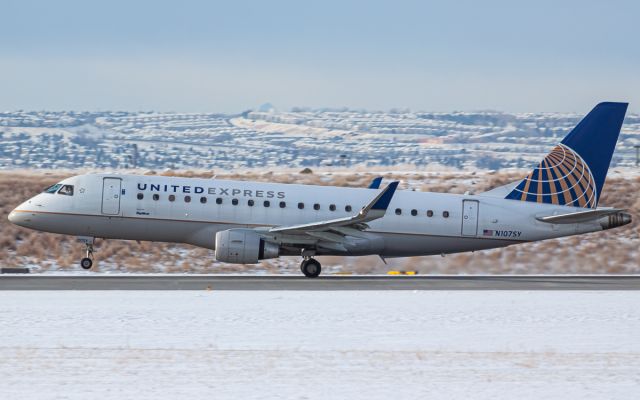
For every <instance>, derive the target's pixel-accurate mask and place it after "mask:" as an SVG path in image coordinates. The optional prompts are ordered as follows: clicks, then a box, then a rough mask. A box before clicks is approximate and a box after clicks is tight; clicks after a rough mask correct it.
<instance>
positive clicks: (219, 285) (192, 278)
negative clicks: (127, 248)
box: [0, 274, 640, 291]
mask: <svg viewBox="0 0 640 400" xmlns="http://www.w3.org/2000/svg"><path fill="white" fill-rule="evenodd" d="M0 290H303V291H314V290H316V291H317V290H325V291H326V290H640V275H617V276H615V275H560V276H552V275H529V276H527V275H518V276H516V275H481V276H479V275H468V276H443V275H438V276H325V277H320V278H316V279H308V278H305V277H302V276H300V277H298V276H280V275H268V276H248V275H102V274H100V275H98V274H89V275H0Z"/></svg>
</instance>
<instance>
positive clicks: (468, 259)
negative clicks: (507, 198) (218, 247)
mask: <svg viewBox="0 0 640 400" xmlns="http://www.w3.org/2000/svg"><path fill="white" fill-rule="evenodd" d="M165 175H181V176H192V177H195V176H199V177H211V176H212V175H213V172H206V173H205V172H193V171H185V172H181V173H178V172H175V171H170V172H167V173H165ZM65 176H66V175H56V174H51V173H35V172H34V173H27V172H24V173H15V172H1V173H0V265H2V266H5V267H15V266H25V265H26V266H30V267H33V268H34V270H35V271H49V270H57V269H60V270H76V269H79V267H78V266H77V264H78V261H79V259H80V258H81V257H82V252H83V250H82V249H83V247H82V245H81V244H79V243H77V242H76V241H75V238H74V237H68V236H62V235H54V234H48V233H42V232H36V231H32V230H28V229H24V228H20V227H17V226H14V225H12V224H10V223H9V222H8V220H7V215H8V213H9V212H10V211H11V210H12V209H13V208H14V207H15V206H17V205H18V204H20V203H21V202H22V201H24V200H25V199H27V198H29V197H31V196H33V195H35V194H37V193H39V192H41V191H42V189H43V188H45V187H47V186H49V185H51V184H53V183H55V182H57V181H59V180H61V179H62V178H64V177H65ZM217 176H218V177H219V178H221V179H240V180H256V181H272V182H281V183H292V182H295V183H302V184H316V185H338V186H352V187H364V186H366V185H368V183H369V182H370V181H371V179H373V177H375V176H376V174H373V173H366V172H349V171H336V172H331V173H323V174H317V173H311V174H299V173H290V172H286V173H284V172H260V171H250V172H244V173H237V174H218V175H217ZM384 176H385V178H386V179H398V180H401V181H403V184H402V187H404V188H405V189H406V188H413V189H416V190H423V191H426V190H429V191H441V192H450V193H464V192H465V191H467V190H470V191H472V192H476V193H477V192H481V191H484V190H487V189H489V188H492V187H496V186H499V185H503V184H506V183H508V182H511V181H514V180H516V179H518V178H521V177H522V176H523V174H522V173H521V172H513V173H490V174H484V175H482V174H478V175H477V176H470V175H469V174H465V173H462V172H460V173H453V172H447V173H435V172H434V173H428V172H421V173H419V174H412V173H406V174H404V173H403V174H386V175H384ZM470 178H473V181H474V184H473V185H472V186H469V185H468V184H467V183H465V182H468V180H469V179H470ZM639 188H640V176H634V177H628V176H627V177H625V176H620V175H619V174H616V173H615V172H614V173H612V174H611V176H610V177H609V179H608V180H607V184H606V186H605V189H604V191H603V195H602V198H601V204H604V205H607V206H613V207H620V208H627V209H629V211H630V212H631V214H632V215H633V216H634V219H635V220H634V222H633V223H632V224H631V225H628V226H625V227H622V228H618V229H613V230H609V231H605V232H599V233H593V234H588V235H583V236H575V237H569V238H563V239H555V240H548V241H544V242H536V243H528V244H522V245H517V246H512V247H508V248H504V249H495V250H485V251H479V252H475V253H463V254H454V255H447V256H446V257H444V258H443V257H440V256H431V257H415V258H405V259H394V260H388V262H389V265H385V264H384V263H383V262H382V260H380V259H379V258H378V257H375V256H369V257H352V258H345V257H323V258H322V260H321V261H322V262H323V266H324V268H326V269H327V270H329V271H343V272H353V273H359V274H368V273H384V272H385V271H387V270H389V269H399V270H415V271H418V272H419V273H422V274H429V273H445V274H476V273H521V274H535V273H560V274H565V273H612V274H623V273H635V272H638V270H639V269H640V261H639V257H640V250H639V248H638V247H639V246H638V245H639V244H640V241H639V238H640V224H639V223H638V221H637V216H639V215H640V196H638V189H639ZM96 257H97V260H98V262H97V263H96V264H95V265H96V266H95V267H94V268H95V269H96V270H97V271H107V270H109V271H120V272H170V273H184V272H189V273H212V272H216V273H234V272H241V271H248V270H249V271H258V270H263V271H266V272H267V273H299V271H298V262H299V260H298V259H297V258H282V259H276V260H267V261H265V262H263V263H261V264H260V265H258V266H238V265H230V264H222V263H218V262H215V261H214V257H213V252H212V251H209V250H206V249H199V248H195V247H192V246H188V245H176V244H168V243H150V242H141V243H137V242H130V241H120V240H107V241H105V240H99V241H98V242H97V252H96Z"/></svg>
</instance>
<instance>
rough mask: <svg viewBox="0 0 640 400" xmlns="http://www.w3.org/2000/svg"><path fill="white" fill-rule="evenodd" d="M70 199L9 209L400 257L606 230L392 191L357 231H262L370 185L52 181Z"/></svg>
mask: <svg viewBox="0 0 640 400" xmlns="http://www.w3.org/2000/svg"><path fill="white" fill-rule="evenodd" d="M60 184H62V185H71V186H72V190H73V193H72V195H68V194H67V195H65V194H61V193H41V194H38V195H36V196H35V197H33V198H31V199H29V200H27V201H26V202H24V203H23V204H21V205H20V206H18V207H17V208H16V209H15V210H14V211H13V212H12V213H11V215H10V217H9V219H10V220H11V221H12V222H13V223H15V224H18V225H21V226H25V227H29V228H32V229H37V230H41V231H47V232H54V233H59V234H66V235H75V236H84V237H92V238H106V239H129V240H143V241H159V242H176V243H187V244H191V245H194V246H199V247H204V248H208V249H215V243H216V234H217V233H218V232H221V231H225V230H230V229H238V228H244V229H253V230H255V231H257V232H260V234H261V236H262V237H263V238H264V239H265V240H267V241H268V242H270V243H274V244H277V246H278V248H279V250H278V255H298V256H299V255H300V254H301V251H303V250H304V249H313V254H314V255H370V254H375V255H380V256H382V257H406V256H422V255H432V254H446V253H456V252H464V251H473V250H481V249H489V248H495V247H503V246H507V245H511V244H515V243H521V242H530V241H537V240H543V239H549V238H556V237H560V236H568V235H574V234H580V233H586V232H596V231H601V230H603V229H608V228H610V227H613V226H612V224H611V223H610V218H608V217H602V218H600V219H596V220H590V221H587V222H579V223H562V224H553V223H548V222H542V221H540V220H538V219H537V218H539V217H546V216H553V215H557V214H566V213H567V212H568V211H570V212H579V211H582V210H583V209H581V208H574V207H567V206H559V205H553V204H537V203H531V202H523V201H514V200H508V199H504V198H503V197H504V196H502V197H501V193H500V191H498V193H497V194H494V193H493V191H492V192H488V193H486V194H482V195H458V194H447V193H425V192H416V191H409V190H398V191H397V192H396V193H395V195H394V196H393V198H392V199H391V202H390V204H389V206H388V209H387V210H386V213H385V214H384V216H383V217H381V218H378V219H375V220H373V221H370V222H368V223H367V226H366V227H364V228H362V229H360V230H354V229H351V230H342V231H340V232H341V234H340V235H338V234H337V233H336V232H333V233H330V232H319V231H318V232H314V231H313V230H311V231H309V232H305V234H297V233H286V232H284V233H277V232H273V233H272V232H269V228H273V227H282V226H292V225H299V224H307V223H313V222H314V221H324V220H334V219H336V218H341V217H349V216H351V215H354V214H357V213H358V211H359V210H360V209H361V208H362V207H363V206H365V205H366V204H367V203H369V202H370V201H371V199H372V198H373V197H375V196H376V194H377V193H379V192H380V190H377V189H366V188H345V187H333V186H315V185H298V184H279V183H264V182H244V181H232V180H218V179H196V178H181V177H165V176H144V175H119V174H86V175H79V176H74V177H71V178H68V179H65V180H63V181H62V182H60Z"/></svg>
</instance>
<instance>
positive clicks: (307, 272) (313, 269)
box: [300, 257, 322, 278]
mask: <svg viewBox="0 0 640 400" xmlns="http://www.w3.org/2000/svg"><path fill="white" fill-rule="evenodd" d="M300 271H302V273H303V274H304V276H306V277H307V278H317V277H318V276H319V275H320V272H321V271H322V266H321V265H320V263H319V262H318V260H316V259H315V258H311V257H306V258H305V259H303V260H302V263H301V264H300Z"/></svg>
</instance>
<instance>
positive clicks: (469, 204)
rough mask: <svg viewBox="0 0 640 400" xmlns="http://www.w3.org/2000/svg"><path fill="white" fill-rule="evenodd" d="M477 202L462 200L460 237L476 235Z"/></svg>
mask: <svg viewBox="0 0 640 400" xmlns="http://www.w3.org/2000/svg"><path fill="white" fill-rule="evenodd" d="M478 204H479V203H478V201H477V200H464V201H463V202H462V235H463V236H476V235H477V234H478Z"/></svg>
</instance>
